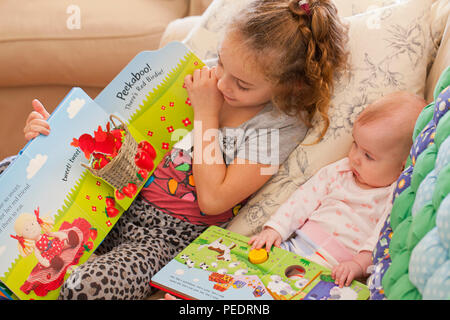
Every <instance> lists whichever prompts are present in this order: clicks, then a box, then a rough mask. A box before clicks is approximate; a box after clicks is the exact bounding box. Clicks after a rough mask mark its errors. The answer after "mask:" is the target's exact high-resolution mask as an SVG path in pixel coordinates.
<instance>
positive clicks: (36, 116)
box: [25, 111, 44, 124]
mask: <svg viewBox="0 0 450 320" xmlns="http://www.w3.org/2000/svg"><path fill="white" fill-rule="evenodd" d="M34 119H44V116H43V115H41V114H40V113H39V112H37V111H31V112H30V114H29V115H28V117H27V121H25V123H26V124H28V123H30V122H31V121H33V120H34Z"/></svg>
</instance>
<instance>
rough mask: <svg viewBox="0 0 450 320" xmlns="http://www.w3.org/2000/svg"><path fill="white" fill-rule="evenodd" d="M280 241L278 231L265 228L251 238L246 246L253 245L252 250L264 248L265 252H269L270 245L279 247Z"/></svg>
mask: <svg viewBox="0 0 450 320" xmlns="http://www.w3.org/2000/svg"><path fill="white" fill-rule="evenodd" d="M281 240H282V239H281V235H280V234H279V233H278V231H276V230H275V229H272V228H270V227H266V228H264V230H263V231H261V232H260V233H259V234H257V235H255V236H253V237H251V238H250V240H249V242H248V244H253V245H252V249H261V248H262V247H263V246H265V247H266V251H267V252H269V251H270V248H272V245H274V246H275V247H280V244H281Z"/></svg>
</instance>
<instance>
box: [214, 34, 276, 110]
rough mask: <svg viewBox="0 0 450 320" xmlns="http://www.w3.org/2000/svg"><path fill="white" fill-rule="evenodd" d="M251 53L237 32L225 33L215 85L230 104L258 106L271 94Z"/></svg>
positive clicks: (269, 87) (270, 87)
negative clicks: (247, 50) (251, 58)
mask: <svg viewBox="0 0 450 320" xmlns="http://www.w3.org/2000/svg"><path fill="white" fill-rule="evenodd" d="M251 56H252V55H251V54H249V53H248V52H246V51H245V48H244V46H243V45H242V43H241V41H240V38H239V36H238V35H236V33H232V34H231V35H230V34H227V35H226V36H225V39H224V40H223V42H222V46H221V48H220V50H219V63H218V65H217V68H216V76H217V79H218V82H217V88H218V89H219V91H220V92H221V93H222V94H223V97H224V99H225V101H226V102H227V103H228V104H229V105H230V106H232V107H259V106H261V105H264V104H266V103H267V102H269V101H270V100H271V98H272V91H273V87H272V85H271V83H270V82H269V81H268V80H267V79H266V78H265V77H264V75H263V74H262V72H260V71H259V70H257V68H256V67H255V66H254V63H253V61H250V59H249V57H251ZM249 61H250V63H249Z"/></svg>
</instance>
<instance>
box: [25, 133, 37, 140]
mask: <svg viewBox="0 0 450 320" xmlns="http://www.w3.org/2000/svg"><path fill="white" fill-rule="evenodd" d="M38 135H39V133H37V132H32V131H27V132H25V140H27V141H28V140H31V139H34V138H36V137H37V136H38Z"/></svg>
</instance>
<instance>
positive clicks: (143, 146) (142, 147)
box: [138, 140, 156, 160]
mask: <svg viewBox="0 0 450 320" xmlns="http://www.w3.org/2000/svg"><path fill="white" fill-rule="evenodd" d="M138 150H139V151H145V152H147V154H148V155H149V156H150V159H152V160H154V159H155V158H156V150H155V148H153V146H152V145H151V143H150V142H148V141H145V140H143V141H141V142H139V144H138Z"/></svg>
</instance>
